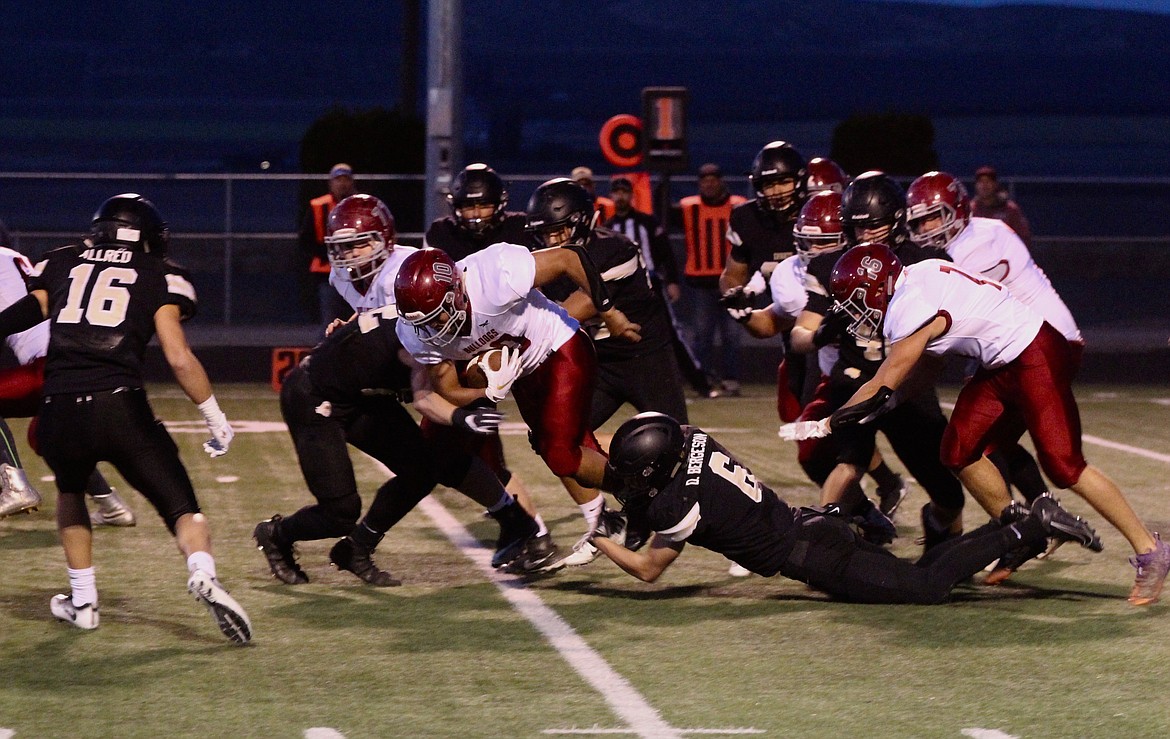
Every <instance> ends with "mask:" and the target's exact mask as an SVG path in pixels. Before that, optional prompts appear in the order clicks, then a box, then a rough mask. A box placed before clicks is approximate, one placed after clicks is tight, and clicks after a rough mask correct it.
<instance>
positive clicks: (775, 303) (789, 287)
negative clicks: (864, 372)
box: [768, 254, 837, 375]
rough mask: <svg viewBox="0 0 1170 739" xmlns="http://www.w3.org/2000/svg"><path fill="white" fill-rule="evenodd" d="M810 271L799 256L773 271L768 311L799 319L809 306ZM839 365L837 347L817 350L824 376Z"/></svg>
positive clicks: (770, 280)
mask: <svg viewBox="0 0 1170 739" xmlns="http://www.w3.org/2000/svg"><path fill="white" fill-rule="evenodd" d="M807 275H808V270H807V269H806V268H805V266H804V260H803V259H801V258H800V255H799V254H793V255H792V256H790V257H788V258H787V259H785V260H784V261H782V262H780V264H778V265H776V269H774V270H772V276H771V277H769V278H768V290H769V291H770V292H771V294H772V305H770V306H769V307H768V310H770V311H772V312H773V313H774V314H776V316H777V317H779V318H799V317H800V314H801V313H802V312H803V311H804V307H805V306H806V305H808V291H807V290H806V289H805V278H806V276H807ZM836 363H837V347H836V346H835V345H833V344H830V345H828V346H823V347H821V348H820V349H818V350H817V368H818V369H820V371H821V374H822V375H827V374H829V373H830V372H832V371H833V365H834V364H836Z"/></svg>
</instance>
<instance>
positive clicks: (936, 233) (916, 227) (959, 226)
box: [906, 202, 967, 249]
mask: <svg viewBox="0 0 1170 739" xmlns="http://www.w3.org/2000/svg"><path fill="white" fill-rule="evenodd" d="M935 220H937V221H938V224H937V225H935V226H934V227H933V228H925V226H926V222H927V221H935ZM906 224H907V226H908V227H909V229H910V240H911V241H913V242H914V243H915V244H917V245H918V246H922V247H929V248H934V249H945V248H946V247H947V244H949V243H951V241H952V240H953V239H954V238H955V237H956V236H958V235H959V233H961V232H962V230H963V228H965V227H966V225H967V224H966V222H964V221H961V220H959V218H958V217H957V214H956V213H955V209H954V208H952V207H951V206H950V205H948V204H947V203H941V202H940V203H934V204H933V205H917V206H911V208H910V214H909V216H908V217H907V221H906Z"/></svg>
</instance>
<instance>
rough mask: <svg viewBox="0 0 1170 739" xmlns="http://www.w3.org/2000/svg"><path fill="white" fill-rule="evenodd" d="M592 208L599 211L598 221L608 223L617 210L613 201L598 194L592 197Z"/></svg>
mask: <svg viewBox="0 0 1170 739" xmlns="http://www.w3.org/2000/svg"><path fill="white" fill-rule="evenodd" d="M593 209H594V210H596V211H598V212H599V213H601V215H600V216H599V217H598V221H597V222H598V223H609V219H610V218H613V214H614V213H616V212H617V207H616V206H614V204H613V201H612V200H610V199H609V198H607V197H605V196H604V195H598V196H597V197H595V198H594V199H593Z"/></svg>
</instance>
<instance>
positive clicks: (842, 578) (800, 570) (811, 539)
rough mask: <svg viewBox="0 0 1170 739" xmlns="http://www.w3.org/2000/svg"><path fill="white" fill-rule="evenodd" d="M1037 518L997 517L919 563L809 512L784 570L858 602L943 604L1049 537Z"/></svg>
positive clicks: (834, 520) (835, 519)
mask: <svg viewBox="0 0 1170 739" xmlns="http://www.w3.org/2000/svg"><path fill="white" fill-rule="evenodd" d="M1045 537H1046V535H1045V532H1044V529H1043V528H1042V527H1041V526H1040V524H1039V523H1038V522H1037V521H1035V520H1034V519H1030V518H1029V519H1024V520H1023V521H1021V522H1019V523H1016V524H1013V525H1012V526H1000V525H999V524H998V523H996V522H991V523H989V524H987V525H985V526H982V527H980V528H978V529H975V530H973V531H970V532H968V533H966V534H964V535H962V536H960V537H957V538H954V539H950V540H948V541H946V542H943V543H942V544H939V545H938V546H935V547H933V548H931V550H930V551H929V552H927V553H926V554H924V555H923V556H922V558H921V559H919V560H918V561H917V562H910V561H908V560H904V559H899V558H898V557H896V556H894V555H893V554H892V553H890V552H888V551H886V550H885V549H882V548H881V547H879V546H876V545H874V544H870V543H869V542H867V541H865V540H864V539H862V538H861V537H860V536H858V535H857V534H856V533H855V532H854V531H853V529H852V527H850V525H849V524H848V522H846V520H845V519H843V518H840V517H837V516H827V515H823V514H811V513H810V514H806V515H805V516H804V517H803V518H802V519H801V521H800V524H799V526H798V529H797V531H796V545H795V546H794V547H793V549H792V552H791V553H790V554H789V556H788V559H787V561H786V562H785V563H784V564H783V565H782V566H781V568H780V574H782V575H784V576H785V577H790V578H792V579H793V580H800V581H801V582H805V583H808V584H809V585H811V586H812V587H814V588H816V589H817V590H821V591H823V592H826V593H828V594H830V595H833V596H835V597H837V598H841V599H843V600H848V601H852V602H855V603H915V604H920V605H932V604H935V603H941V602H942V601H943V600H945V599H946V597H947V595H949V594H950V592H951V589H952V588H954V587H955V585H956V584H957V583H960V582H962V581H963V580H966V579H967V578H969V577H971V576H972V575H974V574H975V573H977V572H979V571H980V570H982V569H983V568H984V567H986V566H987V565H989V564H991V563H992V562H994V561H995V560H997V559H999V558H1000V557H1002V556H1003V555H1005V554H1007V552H1009V551H1010V550H1012V549H1014V548H1016V547H1018V546H1020V545H1021V544H1037V543H1040V542H1043V541H1044V540H1045Z"/></svg>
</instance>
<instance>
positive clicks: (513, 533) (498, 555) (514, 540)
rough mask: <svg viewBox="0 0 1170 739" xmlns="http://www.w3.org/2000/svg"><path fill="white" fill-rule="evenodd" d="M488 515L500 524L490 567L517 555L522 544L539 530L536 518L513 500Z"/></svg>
mask: <svg viewBox="0 0 1170 739" xmlns="http://www.w3.org/2000/svg"><path fill="white" fill-rule="evenodd" d="M488 515H489V516H491V517H492V518H494V519H496V521H497V522H498V523H499V524H500V537H499V538H498V539H497V540H496V551H495V554H493V555H492V567H497V568H498V567H502V566H504V565H506V564H508V563H509V562H511V561H512V560H514V559H516V557H519V556H520V554H521V553H522V552H523V551H524V545H525V544H527V543H528V541H529V540H530V539H531V538H532V537H534V536H536V532H538V531H540V525H539V524H537V523H536V519H534V518H533V517H532V516H530V515H528V511H525V510H524V508H523V507H521V505H520V504H519V503H517V502H516V501H515V500H513V501H512V502H511V503H509V504H508V505H506V506H504V507H503V508H501V509H500V510H498V511H496V512H495V513H489V514H488Z"/></svg>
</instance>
